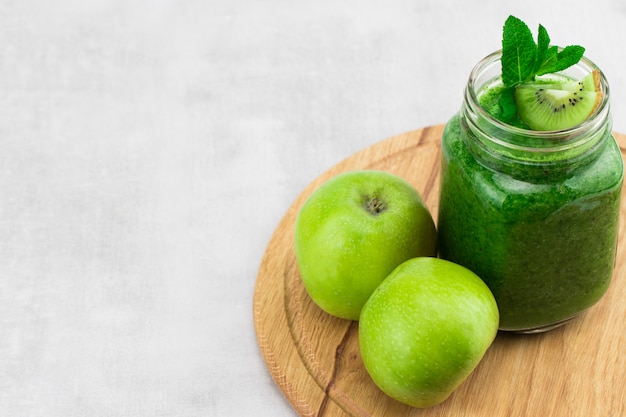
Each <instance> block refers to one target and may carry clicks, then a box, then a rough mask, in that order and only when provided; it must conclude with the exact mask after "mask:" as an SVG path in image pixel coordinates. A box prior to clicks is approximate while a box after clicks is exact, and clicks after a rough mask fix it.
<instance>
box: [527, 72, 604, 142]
mask: <svg viewBox="0 0 626 417" xmlns="http://www.w3.org/2000/svg"><path fill="white" fill-rule="evenodd" d="M594 73H596V72H595V71H594V72H592V73H590V74H589V75H587V76H586V77H585V78H583V79H581V80H580V81H566V82H563V83H548V84H524V85H520V86H518V87H517V88H516V89H515V103H516V105H517V111H518V113H519V116H520V118H521V119H522V120H523V121H524V122H525V123H526V124H527V125H528V126H529V127H530V128H531V129H533V130H541V131H546V130H563V129H569V128H571V127H574V126H576V125H578V124H580V123H582V122H583V121H584V120H585V119H587V118H588V117H589V116H590V115H591V114H592V113H593V112H594V111H595V110H596V109H597V107H598V105H599V104H600V102H601V100H602V92H601V91H600V85H599V83H600V81H599V73H596V74H594Z"/></svg>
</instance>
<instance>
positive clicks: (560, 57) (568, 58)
mask: <svg viewBox="0 0 626 417" xmlns="http://www.w3.org/2000/svg"><path fill="white" fill-rule="evenodd" d="M550 49H552V50H553V51H552V53H551V57H550V59H549V60H547V61H545V62H543V63H542V64H541V66H540V67H539V69H538V70H537V73H536V75H543V74H550V73H553V72H559V71H563V70H564V69H567V68H569V67H571V66H572V65H574V64H576V63H577V62H578V61H580V59H581V58H582V57H583V54H584V53H585V48H583V47H582V46H578V45H570V46H566V47H565V48H563V50H561V52H558V48H557V47H556V46H553V47H552V48H550Z"/></svg>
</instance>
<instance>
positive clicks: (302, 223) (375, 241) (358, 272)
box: [295, 170, 437, 320]
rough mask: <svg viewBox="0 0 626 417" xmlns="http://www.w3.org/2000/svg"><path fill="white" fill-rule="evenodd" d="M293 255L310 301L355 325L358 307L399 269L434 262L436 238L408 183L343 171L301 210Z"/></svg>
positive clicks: (387, 176)
mask: <svg viewBox="0 0 626 417" xmlns="http://www.w3.org/2000/svg"><path fill="white" fill-rule="evenodd" d="M368 203H369V204H370V208H369V209H368V208H367V205H368ZM376 209H378V210H381V211H380V212H379V213H377V212H376ZM295 252H296V260H297V264H298V267H299V270H300V275H301V277H302V281H303V283H304V286H305V288H306V290H307V292H308V293H309V295H310V296H311V299H312V300H313V301H314V302H315V303H316V304H317V305H318V306H319V307H320V308H322V310H324V311H326V312H327V313H329V314H331V315H333V316H336V317H341V318H345V319H349V320H358V318H359V315H360V313H361V308H362V307H363V304H365V302H366V301H367V299H368V298H369V297H370V295H371V294H372V292H373V291H374V290H375V289H376V287H377V286H378V285H379V284H380V283H381V282H382V280H383V279H385V277H387V275H389V273H391V271H393V270H394V269H395V268H396V267H397V266H398V265H400V264H401V263H402V262H404V261H406V260H408V259H411V258H414V257H417V256H435V255H436V253H437V232H436V229H435V224H434V222H433V219H432V216H431V215H430V212H429V211H428V209H427V208H426V206H425V205H424V202H423V200H422V198H421V196H420V195H419V193H418V192H417V190H415V188H413V186H411V185H410V184H409V183H408V182H407V181H405V180H404V179H402V178H400V177H398V176H396V175H394V174H391V173H388V172H384V171H374V170H358V171H349V172H346V173H343V174H339V175H337V176H335V177H333V178H331V179H330V180H328V181H327V182H325V183H324V184H322V185H321V186H320V187H319V188H318V189H316V190H315V191H314V192H313V194H312V195H311V196H310V197H309V198H308V199H307V201H306V202H305V203H304V205H303V206H302V208H301V209H300V211H299V213H298V217H297V219H296V224H295Z"/></svg>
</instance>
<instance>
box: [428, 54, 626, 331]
mask: <svg viewBox="0 0 626 417" xmlns="http://www.w3.org/2000/svg"><path fill="white" fill-rule="evenodd" d="M500 57H501V52H496V53H493V54H492V55H490V56H488V57H486V58H485V59H483V60H482V61H481V62H479V63H478V64H477V65H476V67H475V68H474V69H473V71H472V73H471V75H470V78H469V81H468V84H467V86H466V90H465V95H464V100H463V103H462V106H461V109H460V112H459V113H458V114H456V115H455V116H453V117H452V119H451V120H450V121H449V122H448V124H447V125H446V127H445V129H444V133H443V138H442V167H441V195H440V204H439V215H438V233H439V244H440V256H441V257H442V258H445V259H448V260H451V261H453V262H456V263H459V264H461V265H464V266H466V267H468V268H469V269H471V270H473V271H474V272H475V273H476V274H477V275H478V276H480V277H481V278H482V279H483V280H484V281H485V282H486V283H487V285H488V286H489V287H490V288H491V290H492V292H493V294H494V296H495V298H496V301H497V302H498V307H499V309H500V329H501V330H510V331H517V332H528V333H530V332H541V331H546V330H549V329H552V328H554V327H557V326H559V325H561V324H563V323H565V322H567V321H568V320H570V319H572V318H573V317H575V316H577V315H578V314H579V313H581V312H582V311H584V310H585V309H587V308H588V307H590V306H592V305H593V304H595V303H596V302H597V301H598V300H599V299H600V298H601V297H602V295H604V293H605V292H606V290H607V289H608V286H609V284H610V281H611V277H612V275H613V268H614V266H615V254H616V249H617V238H618V221H619V211H620V197H621V189H622V181H623V172H624V168H623V160H622V155H621V152H620V149H619V147H618V145H617V143H616V141H615V139H614V138H613V136H612V130H611V129H612V121H611V114H610V106H609V98H610V97H609V87H608V84H607V81H606V79H605V78H604V75H601V89H602V93H603V98H602V102H601V103H600V106H599V107H598V109H597V110H596V111H595V112H594V114H593V115H591V116H590V117H589V118H588V119H587V120H586V121H585V122H583V123H582V124H580V125H578V126H576V127H573V128H571V129H567V130H562V131H548V132H538V131H532V130H526V129H522V128H518V127H514V126H510V125H507V124H504V123H502V122H500V121H498V120H497V119H495V118H493V117H492V116H491V115H490V114H489V113H488V112H487V111H485V109H483V108H482V107H481V106H480V104H479V99H480V95H481V94H483V93H485V92H486V91H488V90H489V89H490V88H492V87H494V86H495V85H497V83H498V82H500ZM592 69H596V66H595V65H594V64H593V63H592V62H591V61H589V60H587V59H586V58H583V59H582V60H581V61H580V62H579V63H578V64H577V65H575V66H573V67H570V68H569V69H568V70H567V71H566V73H565V74H563V75H565V76H567V77H571V78H573V79H580V78H582V77H583V76H584V75H585V74H587V73H588V72H590V71H591V70H592Z"/></svg>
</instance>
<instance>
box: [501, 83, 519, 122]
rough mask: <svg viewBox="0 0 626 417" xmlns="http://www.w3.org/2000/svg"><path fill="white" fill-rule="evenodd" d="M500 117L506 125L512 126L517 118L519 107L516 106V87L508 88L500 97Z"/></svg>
mask: <svg viewBox="0 0 626 417" xmlns="http://www.w3.org/2000/svg"><path fill="white" fill-rule="evenodd" d="M499 104H500V109H501V112H500V117H499V120H500V121H501V122H504V123H508V124H512V123H513V121H514V120H515V118H516V116H517V106H516V104H515V87H509V88H506V89H505V90H504V91H502V95H500V100H499Z"/></svg>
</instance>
